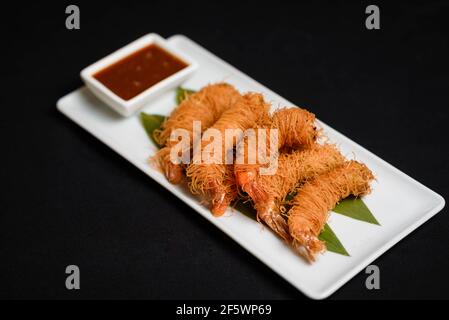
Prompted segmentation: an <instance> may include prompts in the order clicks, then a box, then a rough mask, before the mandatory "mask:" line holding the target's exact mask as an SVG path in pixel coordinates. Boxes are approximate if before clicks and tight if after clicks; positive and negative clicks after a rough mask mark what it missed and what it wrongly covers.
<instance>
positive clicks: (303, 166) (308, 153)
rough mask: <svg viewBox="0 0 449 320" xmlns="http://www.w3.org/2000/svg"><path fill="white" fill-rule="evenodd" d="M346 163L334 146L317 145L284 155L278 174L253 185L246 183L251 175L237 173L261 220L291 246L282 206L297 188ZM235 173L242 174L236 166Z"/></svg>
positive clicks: (265, 177) (265, 176)
mask: <svg viewBox="0 0 449 320" xmlns="http://www.w3.org/2000/svg"><path fill="white" fill-rule="evenodd" d="M344 161H345V158H344V157H343V155H342V154H341V153H340V151H339V150H338V149H337V148H336V147H335V146H334V145H331V144H326V145H319V144H315V145H313V146H312V147H310V148H309V149H305V150H302V151H301V150H298V151H293V152H291V153H281V154H280V155H279V157H278V167H277V171H276V173H275V174H272V175H260V174H257V175H256V176H255V178H254V179H251V183H247V181H245V180H243V179H245V178H246V177H247V173H248V171H244V174H239V172H238V171H236V175H237V177H238V180H237V183H238V184H239V185H240V186H241V187H242V189H243V190H244V191H245V192H246V193H247V194H248V195H249V196H250V198H251V199H252V201H253V203H254V207H255V209H256V210H257V217H258V219H260V220H262V221H263V222H265V223H266V224H267V225H268V226H269V227H270V228H271V229H272V230H273V231H275V232H276V233H277V234H278V235H279V236H280V237H281V238H282V239H284V240H285V241H287V242H290V235H289V231H288V225H287V221H286V219H285V217H284V216H283V215H282V213H281V205H282V203H283V202H284V201H285V199H286V197H287V196H288V195H289V194H290V193H291V192H292V191H293V190H294V189H295V187H297V186H298V185H300V184H302V183H304V182H305V181H307V180H310V179H312V178H313V177H315V176H317V175H319V174H322V173H324V172H327V171H329V170H331V169H333V168H335V167H337V166H339V165H342V164H343V163H344ZM240 169H241V168H240ZM235 170H239V168H238V167H237V165H236V168H235ZM249 172H250V173H251V171H249Z"/></svg>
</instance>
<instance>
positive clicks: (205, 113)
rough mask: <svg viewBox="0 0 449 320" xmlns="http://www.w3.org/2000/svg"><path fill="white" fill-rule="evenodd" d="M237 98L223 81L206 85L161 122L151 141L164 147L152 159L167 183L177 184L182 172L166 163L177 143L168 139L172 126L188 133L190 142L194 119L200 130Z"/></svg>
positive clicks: (212, 122)
mask: <svg viewBox="0 0 449 320" xmlns="http://www.w3.org/2000/svg"><path fill="white" fill-rule="evenodd" d="M240 98H241V95H240V93H239V92H238V91H237V90H236V89H235V88H234V87H233V86H231V85H229V84H227V83H217V84H212V85H208V86H206V87H204V88H203V89H201V90H200V91H199V92H197V93H194V94H192V95H190V96H189V97H188V98H187V99H186V100H184V101H183V102H182V103H181V104H180V105H179V106H178V107H177V108H176V109H175V110H174V111H173V112H172V114H171V115H170V117H169V118H168V119H167V120H166V121H165V122H164V124H163V125H162V128H161V129H160V130H156V131H155V132H154V138H155V140H156V141H157V142H158V144H160V145H163V146H165V148H163V149H162V150H160V151H159V152H158V153H157V154H156V156H155V157H154V159H153V160H156V162H157V163H158V165H159V167H160V168H161V169H162V171H163V172H164V173H165V175H166V177H167V179H168V180H169V181H170V182H171V183H173V184H178V183H180V182H181V181H182V179H183V171H184V166H183V165H181V164H174V163H172V162H170V149H171V147H173V146H174V145H175V144H177V143H178V142H177V141H170V135H171V133H172V132H173V131H174V130H176V129H184V130H186V131H188V132H189V133H190V138H191V141H192V138H193V122H194V121H200V122H201V129H202V131H204V130H206V129H207V128H209V127H210V126H212V125H213V124H214V123H215V122H216V121H217V120H218V119H219V118H220V116H221V115H222V114H223V112H224V111H225V110H227V109H229V108H230V107H231V106H232V105H234V104H235V103H236V101H237V100H239V99H240Z"/></svg>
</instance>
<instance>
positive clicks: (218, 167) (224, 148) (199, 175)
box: [187, 93, 269, 216]
mask: <svg viewBox="0 0 449 320" xmlns="http://www.w3.org/2000/svg"><path fill="white" fill-rule="evenodd" d="M268 110H269V105H268V104H267V103H266V102H265V101H264V99H263V96H262V95H260V94H257V93H247V94H245V95H244V96H243V97H242V98H241V99H239V100H238V101H237V102H236V103H235V104H234V105H233V106H232V107H231V108H229V109H228V110H226V111H225V112H223V114H222V116H221V117H220V119H219V120H218V121H217V122H216V123H215V124H214V125H213V126H212V127H210V128H209V129H208V130H206V131H205V132H204V133H203V139H202V141H201V145H200V148H199V150H198V152H194V153H195V154H194V156H193V163H192V164H190V165H189V166H188V167H187V177H189V178H190V182H189V186H190V190H191V192H192V193H194V194H201V195H204V196H206V197H208V198H209V200H210V201H211V211H212V213H213V214H214V215H215V216H220V215H222V214H223V213H224V212H225V210H226V208H227V207H228V205H229V204H230V202H231V201H232V199H233V198H234V197H235V195H236V193H237V192H236V186H235V177H234V171H233V166H232V165H230V164H226V159H227V157H228V156H229V155H231V157H233V149H234V146H235V145H236V143H237V142H238V141H239V140H240V138H241V135H242V134H243V131H244V130H246V129H249V128H253V127H254V126H255V125H256V124H257V123H258V122H259V121H260V120H261V119H266V117H267V114H268ZM226 130H228V133H226ZM230 132H233V134H229V133H230ZM217 133H218V136H219V138H220V139H221V140H220V141H218V142H217V141H215V140H214V141H212V142H211V141H209V140H207V139H205V137H208V136H212V137H213V138H214V139H215V137H217ZM214 142H215V143H218V149H220V150H218V151H221V152H217V150H216V149H213V150H210V146H211V145H213V144H214Z"/></svg>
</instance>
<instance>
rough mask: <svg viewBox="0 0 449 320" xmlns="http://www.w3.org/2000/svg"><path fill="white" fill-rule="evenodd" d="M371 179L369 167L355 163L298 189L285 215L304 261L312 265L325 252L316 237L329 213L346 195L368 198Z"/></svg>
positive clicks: (351, 162) (343, 166)
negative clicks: (320, 253)
mask: <svg viewBox="0 0 449 320" xmlns="http://www.w3.org/2000/svg"><path fill="white" fill-rule="evenodd" d="M373 179H374V176H373V174H372V172H371V171H370V170H369V169H368V167H367V166H366V165H364V164H362V163H359V162H357V161H347V162H345V163H344V164H343V165H341V166H339V167H337V168H335V169H333V170H331V171H329V172H327V173H324V174H321V175H319V176H317V177H315V178H314V179H312V180H310V181H308V182H307V183H305V184H304V185H303V186H302V187H300V188H299V189H298V193H297V194H296V196H295V197H294V199H293V200H292V202H291V204H292V207H291V209H290V211H289V212H288V215H289V216H288V227H289V231H290V234H291V236H292V238H293V246H294V247H295V248H296V249H297V250H298V251H299V253H300V254H301V255H303V256H304V257H305V258H306V259H307V260H309V261H314V260H315V256H316V254H318V253H319V252H321V251H323V250H324V249H325V244H324V243H323V242H322V241H320V240H319V239H318V235H319V234H320V232H321V231H322V230H323V227H324V225H325V224H326V221H327V218H328V214H329V211H330V210H332V209H333V208H334V207H335V205H336V204H337V203H338V202H339V201H340V200H342V199H344V198H346V197H348V196H349V195H354V196H356V197H358V196H363V195H366V194H368V193H369V192H370V191H371V189H370V182H371V181H372V180H373Z"/></svg>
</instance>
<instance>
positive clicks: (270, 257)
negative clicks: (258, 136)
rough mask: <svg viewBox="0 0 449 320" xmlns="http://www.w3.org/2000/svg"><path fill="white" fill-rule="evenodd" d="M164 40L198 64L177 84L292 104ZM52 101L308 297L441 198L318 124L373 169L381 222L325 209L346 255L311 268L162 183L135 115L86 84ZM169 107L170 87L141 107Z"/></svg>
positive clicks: (185, 42) (263, 235) (257, 231)
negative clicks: (227, 86)
mask: <svg viewBox="0 0 449 320" xmlns="http://www.w3.org/2000/svg"><path fill="white" fill-rule="evenodd" d="M169 42H170V44H171V45H172V46H175V47H176V48H177V49H179V50H182V51H183V52H185V53H186V54H188V55H189V56H191V57H192V58H193V59H195V60H196V61H197V62H198V63H199V69H198V70H197V72H196V73H195V75H194V76H193V77H192V78H190V79H189V80H188V81H187V82H186V83H185V84H184V86H185V87H187V88H193V89H198V88H201V87H203V86H205V85H207V84H208V83H213V82H219V81H226V82H229V83H231V84H233V85H235V86H236V88H237V89H239V90H240V91H241V92H245V91H257V92H261V93H263V94H264V96H265V97H266V99H267V100H268V101H270V102H272V104H273V108H277V107H278V106H293V104H292V103H290V102H288V101H287V100H285V99H284V98H282V97H280V96H278V95H277V94H275V93H274V92H272V91H270V90H269V89H267V88H265V87H264V86H262V85H261V84H259V83H257V82H256V81H254V80H253V79H251V78H249V77H248V76H246V75H245V74H243V73H241V72H240V71H238V70H236V69H235V68H233V67H232V66H230V65H229V64H227V63H225V62H224V61H222V60H220V59H219V58H217V57H216V56H214V55H213V54H211V53H210V52H208V51H206V50H205V49H204V48H202V47H200V46H199V45H198V44H196V43H194V42H193V41H191V40H189V39H188V38H186V37H184V36H180V35H177V36H173V37H171V38H170V39H169ZM57 105H58V109H59V110H60V111H61V112H62V113H64V114H65V115H66V116H67V117H69V118H70V119H72V120H73V121H75V122H76V123H77V124H78V125H80V126H81V127H83V128H84V129H86V130H87V131H89V132H90V133H91V134H92V135H94V136H95V137H97V138H98V139H100V140H101V141H102V142H104V143H105V144H106V145H108V146H109V147H111V148H112V149H113V150H115V151H116V152H117V153H119V154H120V155H122V156H123V157H124V158H126V159H127V160H128V161H130V162H131V163H133V164H134V165H135V166H136V167H138V168H139V169H140V170H142V171H143V172H144V173H146V174H147V175H148V176H150V177H151V178H153V179H154V180H156V181H157V182H158V183H159V184H161V185H162V186H163V187H165V188H167V189H168V190H169V191H170V192H172V193H174V194H175V195H176V196H177V197H178V198H179V199H181V200H182V201H184V202H185V203H186V204H188V205H189V206H190V207H192V208H193V209H194V210H195V211H197V212H198V213H199V214H201V215H202V216H203V217H205V218H206V219H207V220H209V221H210V222H211V223H212V224H214V225H215V226H217V227H218V228H219V229H220V230H222V231H223V232H225V233H226V234H227V235H229V236H230V237H231V238H232V239H234V240H235V241H236V242H238V243H239V244H240V245H241V246H242V247H244V248H245V249H246V250H248V251H249V252H251V253H252V254H253V255H255V256H256V257H257V258H259V259H260V260H261V261H262V262H264V263H265V264H267V265H268V266H269V267H270V268H271V269H273V270H274V271H275V272H277V273H278V274H279V275H281V276H282V277H283V278H285V279H286V280H287V281H288V282H290V283H291V284H292V285H293V286H295V287H296V288H298V289H299V290H301V291H302V292H303V293H304V294H306V295H307V296H309V297H311V298H314V299H323V298H326V297H328V296H329V295H330V294H332V293H333V292H335V291H336V290H337V289H338V288H340V287H341V286H342V285H343V284H344V283H346V282H347V281H348V280H349V279H351V278H352V277H353V276H354V275H355V274H357V273H358V272H360V271H361V270H362V269H363V268H365V267H366V266H367V265H368V264H370V263H371V262H372V261H373V260H375V259H376V258H377V257H379V256H380V255H381V254H382V253H384V252H385V251H386V250H388V249H389V248H391V247H392V246H393V245H394V244H396V243H397V242H398V241H399V240H401V239H402V238H404V237H405V236H407V235H408V234H409V233H410V232H411V231H413V230H414V229H416V228H417V227H418V226H420V225H421V224H423V223H424V222H426V221H427V220H428V219H429V218H431V217H432V216H433V215H435V214H436V213H438V212H439V211H440V210H441V209H442V208H443V207H444V199H443V198H442V197H441V196H440V195H438V194H436V193H435V192H433V191H432V190H430V189H428V188H427V187H425V186H423V185H422V184H420V183H418V182H417V181H415V180H413V179H412V178H410V177H409V176H407V175H406V174H404V173H402V172H400V171H399V170H397V169H396V168H394V167H392V166H391V165H389V164H388V163H386V162H385V161H383V160H381V159H380V158H378V157H377V156H375V155H374V154H372V153H370V152H369V151H367V150H366V149H364V148H363V147H361V146H359V145H358V144H356V143H355V142H353V141H351V140H350V139H348V138H346V137H345V136H343V135H342V134H340V133H338V132H337V131H335V130H334V129H332V128H330V127H329V126H327V125H325V124H324V123H321V122H320V125H321V126H322V127H323V129H324V131H325V133H326V134H327V136H328V137H329V138H330V140H331V141H332V142H335V143H337V144H338V145H339V147H340V149H341V150H342V152H343V153H344V154H346V155H351V154H354V155H355V157H356V158H357V159H358V160H360V161H363V162H365V163H366V164H367V165H368V167H369V168H370V169H371V170H372V171H373V172H374V173H375V175H376V178H377V182H375V183H373V188H374V191H373V192H372V194H371V195H369V196H367V197H365V198H364V201H365V202H366V204H367V205H368V207H369V208H370V209H371V211H372V212H373V214H374V215H375V217H376V218H377V220H378V221H379V223H380V224H381V226H376V225H371V224H368V223H364V222H360V221H357V220H354V219H350V218H347V217H345V216H342V215H338V214H332V215H331V218H330V221H329V225H330V226H331V227H332V229H333V230H334V232H335V233H336V234H337V236H338V237H339V239H340V241H341V242H342V243H343V245H344V246H345V248H346V249H347V251H348V252H349V253H350V255H351V256H350V257H346V256H341V255H338V254H334V253H331V252H327V253H325V254H324V255H322V256H320V257H319V259H318V261H317V262H316V263H315V264H313V265H310V264H307V263H306V262H304V261H303V259H301V258H300V257H298V256H297V255H296V254H295V253H294V252H293V251H292V250H291V249H290V248H289V247H288V246H286V245H285V244H284V243H283V242H282V241H280V240H279V239H278V238H277V237H276V236H274V235H273V233H271V232H270V231H268V230H267V229H265V228H263V227H262V226H261V224H258V223H256V222H255V221H254V220H252V219H250V218H248V217H246V216H245V215H243V214H240V213H238V212H235V211H232V210H231V209H229V212H228V214H227V216H226V217H222V218H219V219H217V218H214V217H213V216H212V215H211V213H210V212H209V210H208V209H207V208H205V207H204V206H203V205H201V204H200V203H199V201H198V199H197V198H195V197H194V196H192V195H190V194H189V193H188V192H186V191H185V190H184V189H183V188H180V187H176V186H173V185H171V184H170V183H168V182H167V180H166V179H165V177H164V176H163V175H162V174H161V173H159V172H158V171H156V170H154V169H153V168H151V167H150V166H149V165H148V162H147V160H148V158H149V157H150V156H152V155H153V154H154V153H155V152H156V147H155V146H154V145H153V144H152V142H151V141H150V140H149V139H148V136H147V135H146V133H145V131H144V130H143V128H142V125H141V124H140V122H139V118H138V116H133V117H130V118H123V117H121V116H119V115H117V114H116V113H115V112H114V111H112V110H110V109H109V108H108V107H107V106H105V105H103V103H101V102H100V101H99V100H97V99H96V98H95V97H94V96H93V95H92V94H90V92H89V91H88V90H87V89H86V88H81V89H79V90H76V91H74V92H72V93H70V94H68V95H67V96H65V97H63V98H61V99H60V100H59V101H58V104H57ZM174 107H175V106H174V92H170V93H167V94H165V95H164V96H161V97H160V98H159V99H158V100H156V101H154V102H152V103H151V105H148V106H146V107H145V108H144V109H143V111H144V112H147V113H156V114H165V115H168V114H169V113H170V112H171V111H172V110H173V108H174ZM305 107H306V108H307V106H305ZM311 111H312V112H313V110H311Z"/></svg>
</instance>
